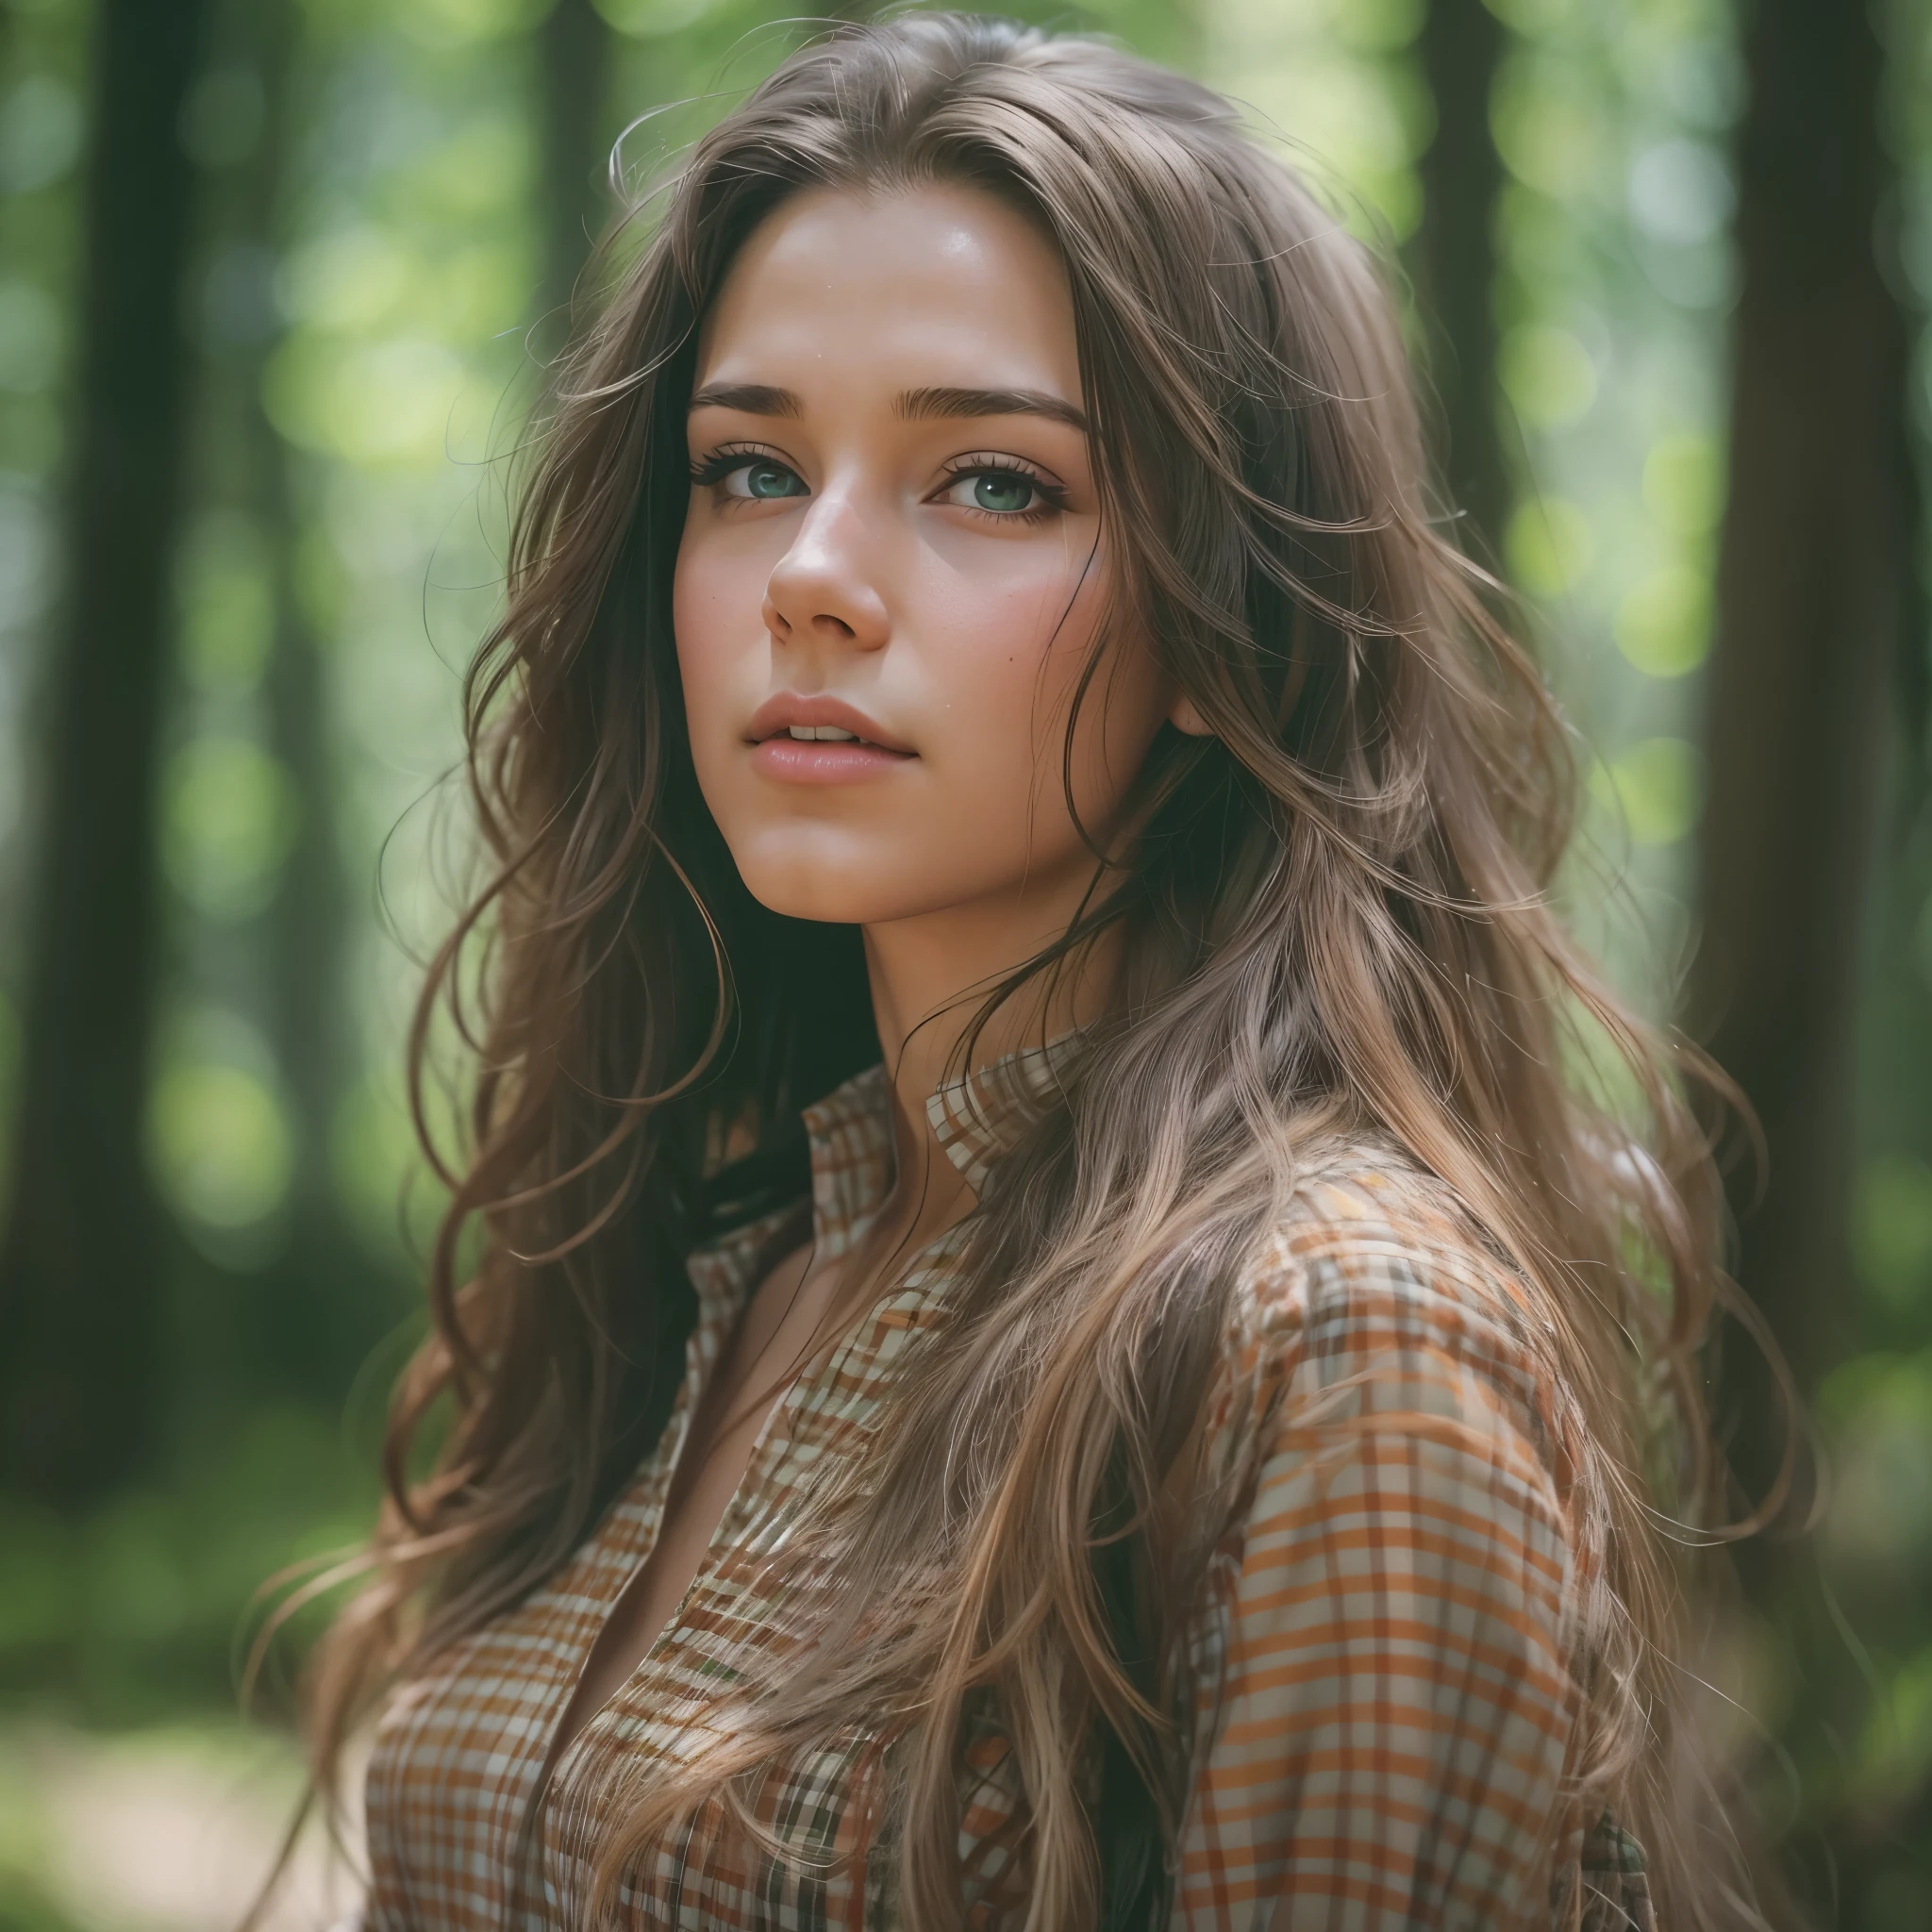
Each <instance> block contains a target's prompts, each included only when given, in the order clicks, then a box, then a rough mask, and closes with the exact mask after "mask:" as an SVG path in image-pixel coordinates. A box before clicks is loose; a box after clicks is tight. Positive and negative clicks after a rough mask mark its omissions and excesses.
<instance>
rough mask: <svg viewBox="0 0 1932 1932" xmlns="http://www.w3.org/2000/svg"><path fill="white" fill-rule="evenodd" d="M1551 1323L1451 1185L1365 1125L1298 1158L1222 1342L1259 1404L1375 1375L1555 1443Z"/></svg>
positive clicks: (1435, 1402)
mask: <svg viewBox="0 0 1932 1932" xmlns="http://www.w3.org/2000/svg"><path fill="white" fill-rule="evenodd" d="M1549 1333H1550V1331H1549V1324H1548V1319H1547V1315H1546V1313H1545V1312H1543V1311H1542V1310H1541V1304H1540V1300H1539V1295H1538V1293H1537V1291H1535V1290H1534V1289H1533V1287H1532V1286H1531V1284H1530V1283H1529V1282H1528V1281H1527V1280H1526V1278H1525V1276H1524V1273H1523V1271H1522V1270H1521V1269H1519V1268H1518V1267H1516V1266H1515V1265H1514V1264H1513V1263H1512V1262H1511V1261H1510V1259H1509V1258H1508V1257H1507V1255H1506V1254H1505V1253H1504V1251H1503V1249H1502V1248H1501V1246H1500V1245H1499V1244H1498V1242H1497V1241H1495V1240H1493V1239H1492V1238H1491V1236H1490V1235H1489V1234H1488V1233H1487V1232H1486V1231H1485V1229H1484V1228H1483V1227H1482V1225H1481V1224H1480V1223H1479V1222H1478V1221H1477V1219H1476V1217H1475V1216H1474V1213H1473V1212H1472V1211H1471V1210H1470V1208H1468V1207H1467V1206H1466V1204H1465V1203H1464V1202H1463V1201H1462V1200H1461V1199H1460V1198H1459V1196H1458V1195H1457V1192H1456V1191H1455V1190H1454V1189H1453V1188H1452V1187H1451V1186H1450V1185H1449V1183H1448V1182H1446V1181H1444V1180H1443V1179H1442V1178H1441V1176H1439V1175H1437V1174H1432V1173H1430V1172H1429V1171H1428V1170H1427V1169H1425V1168H1424V1167H1423V1166H1422V1165H1421V1164H1420V1163H1419V1162H1418V1161H1416V1160H1415V1159H1414V1158H1411V1157H1410V1156H1408V1155H1407V1154H1406V1153H1404V1152H1403V1151H1402V1150H1400V1149H1399V1148H1397V1147H1395V1146H1394V1145H1393V1144H1392V1143H1391V1142H1388V1141H1380V1140H1376V1139H1373V1138H1367V1137H1357V1138H1353V1139H1349V1140H1338V1141H1331V1142H1328V1143H1325V1144H1324V1145H1321V1146H1318V1147H1316V1148H1314V1149H1312V1150H1310V1152H1309V1153H1308V1154H1307V1156H1306V1157H1305V1158H1304V1159H1303V1161H1302V1163H1301V1166H1300V1171H1299V1173H1298V1174H1297V1177H1296V1181H1295V1185H1294V1187H1293V1190H1292V1191H1291V1194H1290V1196H1289V1198H1288V1201H1287V1203H1286V1205H1285V1208H1284V1209H1283V1211H1282V1212H1281V1213H1280V1214H1279V1215H1278V1216H1277V1217H1276V1219H1275V1222H1274V1225H1273V1226H1272V1227H1271V1228H1269V1229H1268V1230H1267V1231H1266V1233H1265V1234H1264V1236H1263V1238H1262V1240H1261V1241H1259V1242H1258V1243H1257V1246H1256V1248H1255V1249H1254V1250H1253V1252H1252V1255H1251V1258H1250V1260H1249V1263H1248V1265H1247V1267H1246V1268H1245V1269H1244V1270H1243V1271H1242V1274H1241V1278H1240V1280H1239V1282H1238V1283H1237V1286H1236V1292H1235V1294H1234V1296H1233V1298H1232V1303H1231V1307H1230V1328H1229V1334H1228V1337H1227V1341H1228V1346H1229V1353H1230V1356H1231V1357H1232V1360H1233V1364H1234V1365H1235V1366H1236V1368H1237V1369H1238V1370H1239V1371H1240V1372H1241V1373H1240V1374H1238V1377H1237V1379H1238V1381H1240V1382H1242V1383H1245V1384H1246V1385H1247V1386H1248V1387H1249V1388H1250V1390H1251V1391H1253V1393H1254V1395H1255V1396H1256V1397H1257V1398H1258V1400H1259V1402H1260V1404H1261V1405H1262V1406H1263V1407H1269V1406H1272V1405H1273V1404H1274V1401H1275V1399H1276V1398H1277V1397H1279V1396H1281V1395H1283V1394H1285V1393H1288V1392H1291V1391H1295V1392H1299V1393H1302V1394H1307V1395H1317V1394H1320V1393H1321V1392H1323V1391H1344V1390H1346V1389H1348V1388H1349V1387H1351V1386H1356V1385H1362V1384H1365V1383H1367V1382H1371V1381H1379V1382H1381V1383H1383V1384H1389V1383H1393V1384H1394V1385H1396V1386H1397V1387H1399V1388H1400V1389H1402V1390H1403V1391H1407V1394H1408V1395H1409V1396H1411V1397H1416V1396H1418V1395H1424V1396H1426V1395H1429V1394H1433V1398H1434V1399H1428V1400H1424V1402H1423V1406H1424V1407H1430V1408H1435V1407H1443V1406H1446V1407H1451V1408H1453V1409H1454V1410H1456V1411H1457V1413H1459V1414H1462V1415H1468V1414H1469V1413H1470V1412H1471V1410H1472V1409H1474V1410H1479V1411H1481V1412H1482V1413H1483V1414H1485V1415H1493V1416H1495V1418H1496V1419H1497V1420H1499V1421H1506V1422H1507V1424H1509V1425H1510V1426H1512V1427H1514V1428H1516V1429H1520V1430H1526V1431H1528V1432H1530V1433H1531V1434H1533V1435H1535V1436H1536V1437H1538V1438H1540V1439H1541V1441H1543V1442H1545V1443H1546V1442H1547V1441H1548V1440H1549V1437H1550V1433H1551V1427H1552V1423H1553V1417H1554V1411H1555V1410H1556V1409H1557V1407H1560V1403H1559V1400H1558V1395H1559V1391H1558V1388H1557V1366H1556V1351H1555V1350H1554V1348H1553V1347H1551V1346H1550V1345H1549ZM1342 1406H1343V1407H1359V1405H1355V1404H1346V1403H1344V1404H1343V1405H1342Z"/></svg>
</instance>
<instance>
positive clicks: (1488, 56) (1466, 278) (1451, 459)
mask: <svg viewBox="0 0 1932 1932" xmlns="http://www.w3.org/2000/svg"><path fill="white" fill-rule="evenodd" d="M1418 49H1419V52H1420V55H1421V58H1422V64H1423V73H1424V76H1425V78H1426V79H1427V81H1428V84H1429V91H1430V93H1431V94H1432V96H1433V97H1434V100H1435V106H1436V134H1435V139H1434V140H1433V141H1432V142H1430V143H1429V147H1428V151H1427V152H1426V153H1425V154H1424V156H1423V158H1422V164H1421V175H1422V184H1423V224H1422V230H1421V233H1420V235H1419V236H1418V238H1417V243H1416V251H1415V252H1416V265H1417V280H1418V281H1419V282H1420V284H1421V294H1422V298H1423V303H1424V308H1425V310H1426V312H1427V323H1428V342H1429V372H1430V375H1431V376H1432V377H1433V379H1434V383H1435V389H1436V395H1437V400H1438V403H1439V406H1440V409H1441V441H1442V473H1443V480H1444V482H1445V483H1446V484H1447V486H1448V490H1449V496H1450V500H1451V502H1452V503H1454V504H1455V506H1456V507H1457V508H1458V509H1460V510H1461V511H1462V512H1463V515H1464V519H1465V524H1466V527H1465V530H1464V533H1463V540H1462V541H1463V547H1464V549H1465V550H1466V551H1467V552H1468V553H1469V554H1470V555H1471V556H1473V557H1476V558H1481V559H1482V560H1484V561H1485V562H1492V561H1493V560H1494V558H1496V556H1497V554H1498V549H1499V546H1500V544H1501V541H1502V536H1503V525H1504V521H1505V519H1506V518H1507V516H1508V514H1509V506H1510V501H1511V497H1512V493H1513V492H1512V491H1511V488H1510V481H1509V473H1508V468H1507V464H1506V463H1505V462H1504V460H1503V444H1502V439H1501V437H1500V436H1499V435H1498V433H1497V428H1496V313H1495V280H1496V242H1495V213H1496V194H1497V191H1498V190H1499V189H1500V188H1501V187H1502V183H1503V164H1502V161H1501V158H1499V157H1498V155H1497V153H1496V143H1495V141H1494V140H1493V138H1492V137H1491V133H1490V94H1491V89H1492V88H1493V86H1494V83H1495V78H1496V67H1497V63H1498V61H1499V60H1500V59H1501V58H1502V52H1503V27H1502V25H1501V23H1500V22H1499V21H1498V20H1497V19H1496V16H1495V15H1494V14H1493V13H1491V11H1490V9H1489V8H1488V7H1486V6H1485V5H1484V4H1483V0H1430V6H1429V9H1428V12H1427V14H1426V15H1425V16H1424V21H1423V30H1422V35H1421V38H1420V41H1419V42H1418Z"/></svg>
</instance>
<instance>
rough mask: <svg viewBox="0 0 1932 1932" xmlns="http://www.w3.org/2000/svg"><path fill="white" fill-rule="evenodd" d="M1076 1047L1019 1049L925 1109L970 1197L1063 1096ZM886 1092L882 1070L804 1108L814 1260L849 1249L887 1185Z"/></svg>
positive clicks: (1067, 1037)
mask: <svg viewBox="0 0 1932 1932" xmlns="http://www.w3.org/2000/svg"><path fill="white" fill-rule="evenodd" d="M1078 1048H1079V1035H1078V1034H1077V1033H1063V1034H1061V1035H1060V1036H1059V1037H1058V1039H1056V1040H1051V1041H1048V1042H1047V1043H1046V1044H1045V1045H1044V1046H1026V1047H1021V1048H1019V1049H1018V1050H1017V1051H1015V1052H1013V1053H1009V1054H1007V1055H1005V1056H1004V1057H1003V1058H1000V1059H997V1060H994V1061H992V1062H991V1064H990V1065H988V1066H985V1067H981V1068H979V1069H978V1070H977V1071H976V1072H974V1073H971V1074H958V1075H957V1076H955V1077H954V1078H952V1079H950V1080H947V1081H945V1082H944V1083H943V1084H942V1085H941V1088H940V1090H939V1091H938V1092H936V1093H935V1094H933V1095H932V1097H931V1098H930V1099H929V1100H928V1101H927V1102H926V1103H925V1112H926V1118H927V1119H928V1120H929V1121H930V1122H931V1123H932V1129H933V1133H934V1134H935V1136H936V1137H937V1138H938V1140H939V1143H940V1145H941V1147H943V1148H944V1149H945V1152H946V1158H948V1159H949V1160H951V1161H952V1163H953V1165H954V1166H955V1167H956V1168H958V1171H959V1173H960V1174H961V1175H962V1176H963V1177H964V1179H965V1182H966V1185H967V1186H968V1187H969V1188H971V1189H972V1190H973V1191H974V1194H975V1195H977V1194H980V1193H982V1192H984V1191H985V1188H986V1180H987V1176H988V1174H990V1173H991V1171H992V1165H993V1163H994V1162H995V1161H996V1160H998V1159H999V1158H1000V1157H1001V1156H1002V1155H1003V1154H1007V1153H1008V1152H1010V1151H1011V1150H1012V1149H1013V1148H1014V1147H1015V1146H1017V1145H1018V1144H1019V1142H1020V1141H1022V1140H1023V1139H1024V1137H1025V1135H1026V1134H1027V1132H1028V1131H1029V1130H1030V1129H1031V1128H1032V1127H1033V1126H1034V1125H1035V1124H1037V1123H1038V1122H1039V1121H1040V1119H1041V1116H1042V1115H1044V1114H1045V1113H1046V1112H1047V1111H1049V1110H1050V1108H1052V1106H1053V1105H1054V1103H1055V1101H1056V1100H1057V1099H1058V1097H1059V1096H1060V1095H1061V1094H1063V1093H1064V1091H1065V1080H1066V1075H1067V1074H1068V1072H1069V1070H1070V1069H1071V1067H1072V1065H1073V1063H1074V1059H1075V1058H1077V1055H1078ZM891 1104H892V1090H891V1083H890V1082H889V1081H888V1080H887V1078H886V1070H885V1068H884V1067H882V1066H877V1067H868V1068H867V1069H866V1071H865V1072H864V1073H862V1074H858V1075H856V1076H855V1077H854V1078H852V1079H850V1080H848V1081H846V1082H845V1084H844V1085H843V1086H842V1087H839V1088H836V1089H834V1091H832V1092H830V1093H828V1094H826V1095H825V1097H824V1099H823V1100H819V1101H815V1102H813V1104H812V1105H811V1106H810V1107H808V1108H806V1109H805V1130H806V1134H807V1137H808V1140H809V1141H810V1145H811V1206H812V1231H813V1238H814V1240H815V1241H816V1243H817V1245H818V1248H819V1252H820V1253H821V1254H823V1255H826V1256H835V1255H842V1254H845V1253H847V1252H848V1251H849V1250H850V1249H852V1248H853V1247H855V1246H856V1245H857V1244H858V1241H859V1239H860V1237H861V1236H862V1235H863V1234H864V1232H865V1229H866V1226H867V1225H868V1224H869V1223H870V1222H871V1220H872V1218H873V1216H874V1214H876V1213H877V1212H878V1209H879V1206H880V1204H881V1203H882V1202H883V1201H884V1200H885V1197H886V1193H887V1191H888V1190H889V1189H890V1188H891V1184H892V1114H891Z"/></svg>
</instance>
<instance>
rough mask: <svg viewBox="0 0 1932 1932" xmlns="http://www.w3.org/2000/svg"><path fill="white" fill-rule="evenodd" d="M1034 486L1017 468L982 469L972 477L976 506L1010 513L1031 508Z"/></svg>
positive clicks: (1031, 480) (1029, 478) (1029, 477)
mask: <svg viewBox="0 0 1932 1932" xmlns="http://www.w3.org/2000/svg"><path fill="white" fill-rule="evenodd" d="M1036 487H1037V486H1036V485H1035V483H1034V481H1033V478H1032V477H1031V476H1026V475H1021V473H1020V472H1018V471H1017V470H982V471H981V472H980V473H979V475H976V476H975V477H974V479H973V502H974V507H975V508H979V509H990V510H993V511H995V512H1002V513H1005V514H1007V515H1011V514H1013V513H1014V512H1015V511H1018V510H1025V509H1031V508H1033V496H1034V491H1035V489H1036Z"/></svg>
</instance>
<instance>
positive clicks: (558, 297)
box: [538, 0, 610, 344]
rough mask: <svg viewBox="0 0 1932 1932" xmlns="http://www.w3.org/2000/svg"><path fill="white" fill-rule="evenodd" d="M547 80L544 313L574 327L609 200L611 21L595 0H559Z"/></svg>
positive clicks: (544, 71) (546, 51) (543, 55)
mask: <svg viewBox="0 0 1932 1932" xmlns="http://www.w3.org/2000/svg"><path fill="white" fill-rule="evenodd" d="M538 64H539V68H540V71H541V87H542V128H541V134H542V139H543V184H542V211H543V289H542V295H541V309H540V313H541V315H542V316H544V317H546V318H548V317H556V318H557V320H556V322H554V323H553V324H552V325H551V329H550V330H546V331H545V334H546V336H548V335H550V334H551V332H552V330H554V332H555V336H556V339H557V341H558V343H559V344H560V342H561V341H562V340H563V338H564V337H565V336H567V335H568V333H569V322H570V310H571V299H572V294H573V291H575V288H576V280H577V276H578V275H579V274H580V273H581V272H582V270H583V266H584V263H585V261H586V260H587V259H588V258H589V256H590V252H591V242H593V241H595V239H596V238H597V236H598V234H599V233H600V232H601V231H602V229H603V226H604V221H605V216H606V214H607V213H608V208H609V206H610V195H609V191H608V187H607V186H606V185H605V174H604V168H605V161H606V158H607V152H608V151H607V148H606V144H605V141H604V87H605V80H606V77H607V75H608V72H609V66H610V29H609V27H608V26H607V25H605V22H604V19H603V16H602V15H600V14H599V13H598V11H597V9H596V8H594V7H592V6H591V0H557V4H556V5H555V6H554V7H553V8H551V10H550V13H549V15H548V17H547V18H546V19H545V20H544V22H543V25H542V28H541V36H540V41H539V48H538Z"/></svg>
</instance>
